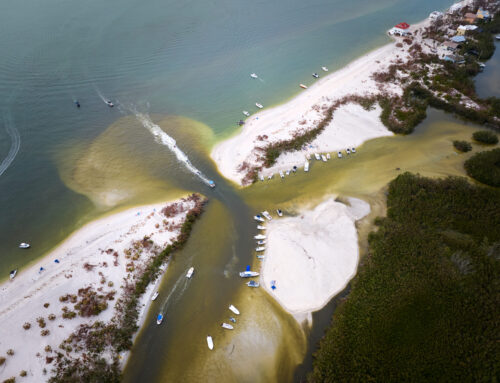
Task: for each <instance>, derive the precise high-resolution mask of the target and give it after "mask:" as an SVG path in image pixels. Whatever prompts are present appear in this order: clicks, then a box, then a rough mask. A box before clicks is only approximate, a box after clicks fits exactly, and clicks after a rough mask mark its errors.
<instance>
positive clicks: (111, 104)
mask: <svg viewBox="0 0 500 383" xmlns="http://www.w3.org/2000/svg"><path fill="white" fill-rule="evenodd" d="M104 102H105V103H106V105H107V106H109V107H110V108H112V107H113V106H115V105H114V104H113V103H112V102H111V101H109V100H107V101H104Z"/></svg>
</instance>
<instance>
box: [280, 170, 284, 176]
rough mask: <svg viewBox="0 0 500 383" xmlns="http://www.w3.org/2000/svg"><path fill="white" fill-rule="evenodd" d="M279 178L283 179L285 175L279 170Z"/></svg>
mask: <svg viewBox="0 0 500 383" xmlns="http://www.w3.org/2000/svg"><path fill="white" fill-rule="evenodd" d="M280 177H281V178H285V175H284V174H283V171H282V170H280Z"/></svg>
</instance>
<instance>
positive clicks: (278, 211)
mask: <svg viewBox="0 0 500 383" xmlns="http://www.w3.org/2000/svg"><path fill="white" fill-rule="evenodd" d="M276 213H278V216H279V217H283V212H282V211H281V210H280V209H277V210H276Z"/></svg>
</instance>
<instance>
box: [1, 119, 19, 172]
mask: <svg viewBox="0 0 500 383" xmlns="http://www.w3.org/2000/svg"><path fill="white" fill-rule="evenodd" d="M3 121H4V124H5V130H6V131H7V134H8V135H9V136H10V138H11V140H12V144H11V146H10V149H9V153H7V156H6V157H5V158H4V160H3V161H2V163H1V164H0V176H1V175H2V174H3V173H4V172H5V171H6V170H7V169H8V168H9V166H10V164H11V163H12V161H14V158H16V155H17V152H19V148H20V147H21V136H20V135H19V131H18V130H17V129H16V128H15V127H14V124H13V123H12V118H11V117H10V115H9V116H8V117H6V116H4V119H3Z"/></svg>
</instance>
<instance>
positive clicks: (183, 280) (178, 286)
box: [161, 273, 189, 313]
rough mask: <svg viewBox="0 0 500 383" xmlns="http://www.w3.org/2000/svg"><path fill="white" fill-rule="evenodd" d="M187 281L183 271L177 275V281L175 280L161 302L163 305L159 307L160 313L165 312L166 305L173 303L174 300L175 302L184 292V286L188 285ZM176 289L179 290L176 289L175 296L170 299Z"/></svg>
mask: <svg viewBox="0 0 500 383" xmlns="http://www.w3.org/2000/svg"><path fill="white" fill-rule="evenodd" d="M188 282H189V279H187V278H186V276H185V275H184V273H183V274H181V276H180V277H179V279H177V281H176V282H175V284H174V287H172V290H171V291H170V293H169V294H168V296H167V298H166V299H165V301H164V302H163V305H162V308H161V312H162V313H166V312H167V309H168V306H169V305H170V303H175V302H177V301H178V300H179V298H180V297H181V296H182V294H183V293H184V290H186V287H187V286H188ZM178 289H180V290H179V291H178V293H177V294H175V296H174V297H173V300H171V299H170V298H172V296H173V295H174V293H175V292H176V291H177V290H178Z"/></svg>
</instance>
